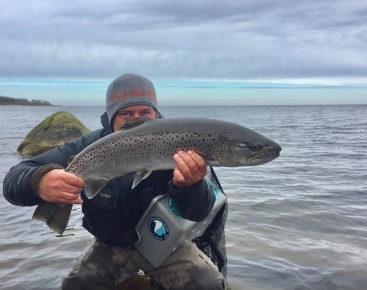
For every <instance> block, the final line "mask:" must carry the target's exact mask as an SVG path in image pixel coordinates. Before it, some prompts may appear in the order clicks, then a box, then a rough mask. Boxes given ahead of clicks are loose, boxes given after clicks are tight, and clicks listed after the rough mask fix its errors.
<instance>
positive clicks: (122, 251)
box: [61, 239, 226, 290]
mask: <svg viewBox="0 0 367 290" xmlns="http://www.w3.org/2000/svg"><path fill="white" fill-rule="evenodd" d="M139 270H142V271H143V272H144V273H145V274H146V275H149V276H150V277H151V278H152V279H153V280H154V281H155V282H157V283H158V284H160V285H161V286H162V287H163V288H164V289H167V290H168V289H169V290H178V289H182V290H183V289H185V290H223V289H226V287H225V284H226V283H225V279H224V276H223V275H222V274H221V273H220V272H219V271H218V268H217V266H215V265H214V264H213V262H212V261H211V260H210V259H209V258H208V257H207V256H206V255H205V254H204V253H203V252H201V251H200V250H199V249H198V248H197V247H196V245H195V244H193V243H186V244H184V245H183V246H182V247H181V248H179V249H177V250H176V251H175V252H174V253H173V254H172V255H171V256H170V257H169V258H168V259H167V260H166V261H165V262H164V263H163V264H162V265H161V266H159V267H158V268H154V267H153V266H152V265H151V264H150V263H149V262H148V261H147V260H146V259H145V258H144V257H143V256H142V255H141V254H140V253H139V251H138V250H136V248H135V247H134V246H128V247H124V248H121V247H115V246H109V245H107V244H105V243H103V242H102V241H99V240H98V239H97V240H95V241H93V242H92V243H91V244H89V245H88V246H87V248H86V249H85V250H84V252H83V253H82V254H81V256H80V257H79V258H78V259H77V260H76V262H75V264H74V266H73V269H72V271H71V272H70V273H69V275H68V276H66V277H64V278H63V281H62V286H61V288H62V289H63V290H112V289H114V288H115V285H117V284H119V283H121V282H122V281H124V280H126V279H128V278H129V277H130V276H132V275H133V274H134V273H136V272H138V271H139Z"/></svg>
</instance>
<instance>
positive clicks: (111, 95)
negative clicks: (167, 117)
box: [106, 74, 158, 124]
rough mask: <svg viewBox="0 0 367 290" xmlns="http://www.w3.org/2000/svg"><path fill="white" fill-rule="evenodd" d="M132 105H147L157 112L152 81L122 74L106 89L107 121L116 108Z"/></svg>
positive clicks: (110, 120) (112, 115)
mask: <svg viewBox="0 0 367 290" xmlns="http://www.w3.org/2000/svg"><path fill="white" fill-rule="evenodd" d="M134 105H148V106H151V107H153V108H154V109H155V110H156V111H157V112H158V109H157V107H158V103H157V97H156V94H155V89H154V86H153V83H152V82H151V81H150V80H148V79H146V78H144V77H142V76H139V75H135V74H124V75H122V76H120V77H119V78H117V79H115V80H114V81H113V82H112V83H111V84H110V86H109V87H108V90H107V95H106V113H107V117H108V121H109V123H110V124H111V122H112V119H113V117H114V116H115V114H116V112H117V111H118V110H120V109H122V108H125V107H129V106H134Z"/></svg>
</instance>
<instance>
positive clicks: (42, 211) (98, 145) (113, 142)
mask: <svg viewBox="0 0 367 290" xmlns="http://www.w3.org/2000/svg"><path fill="white" fill-rule="evenodd" d="M179 151H185V152H187V151H195V152H196V153H198V154H199V155H200V156H201V157H202V158H203V159H204V160H205V161H206V163H207V165H209V166H213V167H239V166H255V165H261V164H265V163H268V162H270V161H272V160H274V159H275V158H277V157H278V156H279V155H280V151H281V147H280V145H278V144H277V143H276V142H274V141H272V140H270V139H268V138H266V137H265V136H263V135H261V134H259V133H257V132H255V131H253V130H251V129H248V128H246V127H244V126H242V125H239V124H235V123H232V122H227V121H222V120H215V119H203V118H172V119H150V118H131V119H127V120H125V123H124V124H123V126H122V127H121V129H120V130H119V131H116V132H114V133H112V134H109V135H107V136H105V137H103V138H101V139H99V140H97V141H96V142H94V143H92V144H90V145H89V146H88V147H86V148H85V149H84V150H83V151H81V152H80V153H79V154H78V155H76V156H75V157H74V158H73V160H72V161H71V162H70V163H69V165H68V166H67V168H66V169H65V171H66V172H69V173H72V174H74V175H76V176H78V177H79V178H81V179H83V181H84V188H83V190H84V194H85V195H86V196H87V198H89V199H91V198H93V197H94V196H96V194H98V193H99V192H100V190H101V189H102V188H103V187H105V185H106V184H107V183H108V182H109V181H110V180H112V179H114V178H116V177H119V176H123V175H125V174H127V173H131V172H136V173H135V175H134V180H133V184H132V188H134V187H136V186H137V185H138V184H139V183H140V182H141V181H142V180H143V179H145V178H147V177H148V176H149V175H150V173H151V172H152V171H156V170H168V169H174V168H176V167H177V164H176V162H175V161H174V159H173V156H174V155H175V154H176V153H178V152H179ZM71 209H72V205H63V204H54V203H51V202H47V201H43V202H41V203H40V204H39V205H38V206H37V208H36V210H35V212H34V215H33V219H37V220H41V221H43V222H45V223H46V224H47V225H48V226H49V228H50V229H52V230H54V231H55V232H57V233H59V234H60V235H62V233H63V232H64V230H65V228H66V226H67V223H68V221H69V218H70V213H71Z"/></svg>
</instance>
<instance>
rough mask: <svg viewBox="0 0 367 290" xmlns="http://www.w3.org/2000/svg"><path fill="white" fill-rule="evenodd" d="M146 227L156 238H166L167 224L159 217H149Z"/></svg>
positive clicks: (167, 233)
mask: <svg viewBox="0 0 367 290" xmlns="http://www.w3.org/2000/svg"><path fill="white" fill-rule="evenodd" d="M148 228H149V232H150V233H151V234H152V236H153V237H154V238H156V239H157V240H160V241H164V240H166V239H167V238H168V235H169V230H168V226H167V224H166V223H165V222H164V220H162V219H161V218H159V217H151V218H150V219H149V221H148Z"/></svg>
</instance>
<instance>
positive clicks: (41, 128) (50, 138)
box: [17, 112, 90, 157]
mask: <svg viewBox="0 0 367 290" xmlns="http://www.w3.org/2000/svg"><path fill="white" fill-rule="evenodd" d="M88 132H90V130H89V129H88V128H87V127H86V126H84V125H83V124H82V123H81V122H80V121H79V120H78V119H77V118H76V117H75V116H73V115H72V114H70V113H68V112H57V113H55V114H53V115H51V116H49V117H47V118H46V119H44V120H43V121H42V122H41V123H40V124H38V125H37V126H36V127H34V128H33V130H32V131H30V132H29V133H28V135H27V136H26V137H25V138H24V140H23V142H22V143H21V144H20V145H19V147H18V149H17V151H18V152H19V153H20V154H22V155H23V156H25V157H34V156H37V155H39V154H41V153H43V152H46V151H48V150H50V149H52V148H54V147H57V146H60V145H62V144H64V143H65V142H68V141H70V140H73V139H76V138H78V137H80V136H82V135H84V134H86V133H88Z"/></svg>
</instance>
